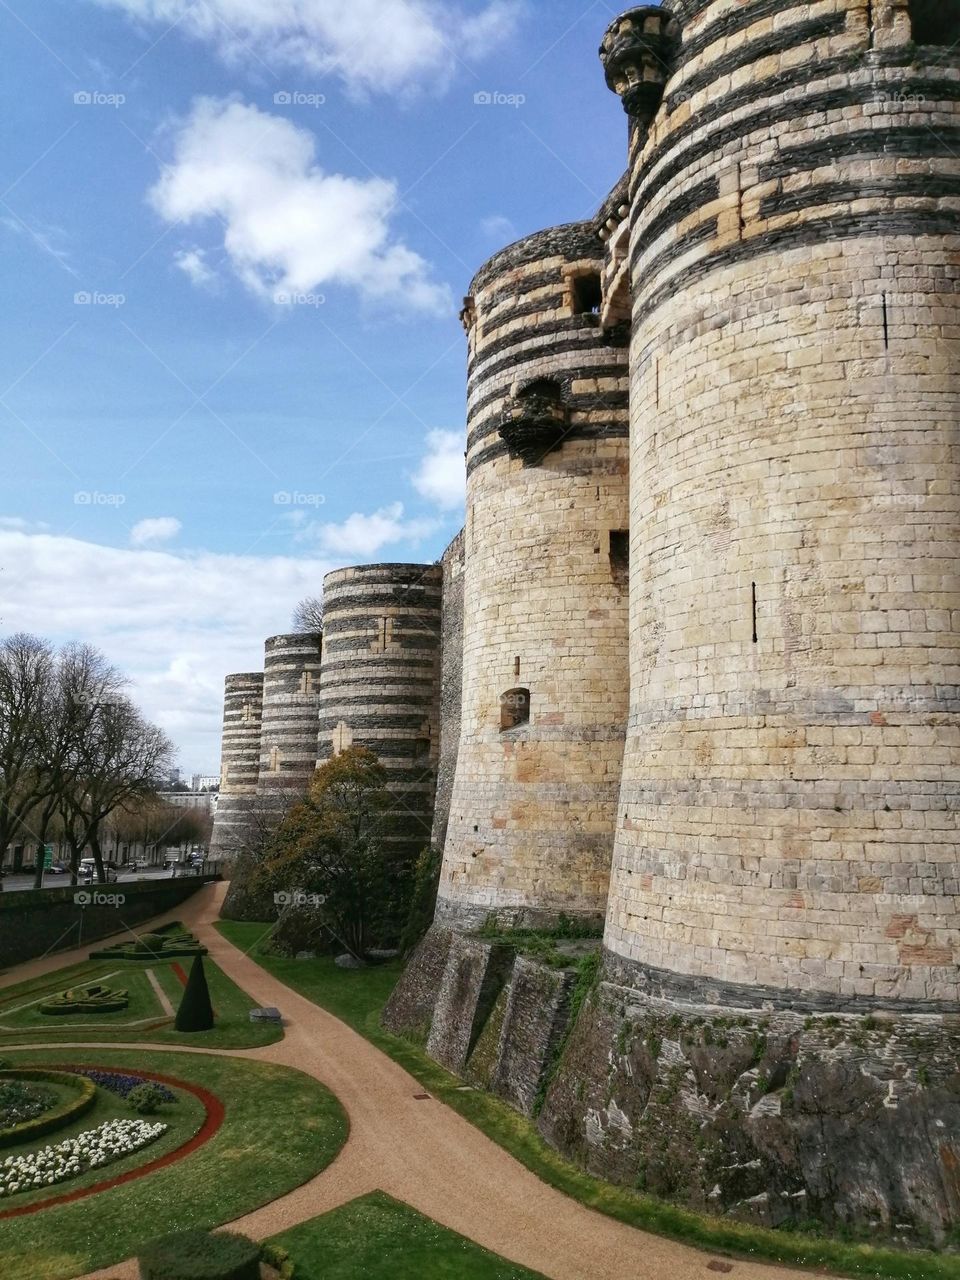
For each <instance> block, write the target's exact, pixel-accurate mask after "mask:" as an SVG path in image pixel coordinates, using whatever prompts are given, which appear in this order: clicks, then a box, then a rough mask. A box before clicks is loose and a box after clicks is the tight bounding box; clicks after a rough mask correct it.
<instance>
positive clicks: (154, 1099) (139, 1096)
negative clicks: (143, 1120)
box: [127, 1080, 170, 1116]
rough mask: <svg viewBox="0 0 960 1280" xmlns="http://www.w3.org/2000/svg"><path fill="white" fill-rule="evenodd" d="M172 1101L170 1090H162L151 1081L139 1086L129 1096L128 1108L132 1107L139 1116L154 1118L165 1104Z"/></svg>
mask: <svg viewBox="0 0 960 1280" xmlns="http://www.w3.org/2000/svg"><path fill="white" fill-rule="evenodd" d="M169 1101H170V1090H169V1089H161V1087H160V1086H159V1085H156V1084H152V1083H151V1082H150V1081H149V1080H147V1081H144V1083H143V1084H138V1085H137V1087H136V1088H135V1089H131V1090H130V1092H129V1093H128V1094H127V1106H129V1107H132V1108H133V1110H134V1111H136V1113H137V1115H141V1116H154V1115H156V1114H157V1112H158V1111H159V1110H160V1108H161V1107H162V1106H163V1104H164V1103H165V1102H169Z"/></svg>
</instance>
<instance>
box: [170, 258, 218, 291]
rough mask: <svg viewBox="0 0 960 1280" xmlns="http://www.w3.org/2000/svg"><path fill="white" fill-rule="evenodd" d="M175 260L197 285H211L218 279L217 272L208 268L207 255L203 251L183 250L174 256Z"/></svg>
mask: <svg viewBox="0 0 960 1280" xmlns="http://www.w3.org/2000/svg"><path fill="white" fill-rule="evenodd" d="M173 260H174V262H175V263H176V264H177V266H178V267H179V268H180V270H181V271H182V272H183V274H184V275H185V276H187V277H188V278H189V279H190V281H191V282H192V283H193V284H195V285H199V286H201V287H202V286H204V285H209V284H212V283H213V282H214V280H216V278H217V275H216V272H215V271H213V270H212V269H211V268H210V267H208V266H207V262H206V254H205V253H204V252H203V250H202V249H181V250H179V252H178V253H175V254H174V258H173Z"/></svg>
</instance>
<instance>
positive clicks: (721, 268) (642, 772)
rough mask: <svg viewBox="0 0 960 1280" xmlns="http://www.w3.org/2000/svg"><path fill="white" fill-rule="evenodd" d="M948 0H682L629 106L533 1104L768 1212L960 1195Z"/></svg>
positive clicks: (613, 33) (622, 33) (599, 1150)
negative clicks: (585, 627) (572, 859)
mask: <svg viewBox="0 0 960 1280" xmlns="http://www.w3.org/2000/svg"><path fill="white" fill-rule="evenodd" d="M958 40H960V15H958V13H957V9H956V6H946V5H940V4H934V3H929V2H928V0H830V2H829V3H828V2H824V3H811V2H810V0H776V2H775V3H771V2H770V0H744V2H741V3H737V4H731V3H730V0H669V2H668V5H667V6H666V7H652V6H650V7H644V8H639V9H633V10H630V11H629V12H628V13H626V14H625V15H623V16H622V17H620V18H618V19H617V20H616V21H615V22H614V23H613V25H612V26H611V28H610V29H609V31H608V33H607V35H606V37H605V38H604V41H603V46H602V50H601V56H602V58H603V61H604V65H605V70H606V75H607V82H608V84H609V85H610V87H611V88H613V89H615V90H616V91H617V92H618V93H619V94H621V96H622V98H623V103H624V106H625V108H626V110H627V114H628V117H629V119H630V157H631V172H630V196H629V203H630V208H631V235H630V259H629V260H630V264H631V276H632V312H633V327H632V346H631V357H630V365H631V394H630V402H631V410H630V417H631V458H630V475H631V522H630V527H631V533H632V547H631V583H630V615H631V616H630V684H631V700H630V716H629V722H628V730H627V742H626V747H625V754H624V770H623V787H622V792H621V801H620V806H619V812H618V830H617V837H616V846H615V851H614V858H613V867H612V873H611V893H610V903H609V910H608V916H607V925H606V934H605V948H606V958H605V964H604V970H603V974H602V979H603V981H602V983H601V987H600V991H599V993H598V995H597V996H596V997H595V998H593V997H592V998H591V999H590V1000H589V1001H588V1002H587V1004H586V1006H585V1010H584V1014H583V1016H582V1017H581V1020H580V1023H579V1024H578V1028H577V1030H576V1031H575V1033H574V1034H573V1036H572V1037H571V1039H570V1041H569V1043H568V1047H567V1049H566V1051H565V1054H566V1056H565V1062H564V1064H563V1065H562V1066H561V1068H560V1070H559V1071H558V1072H557V1074H556V1075H555V1077H554V1082H553V1085H552V1087H551V1090H550V1093H549V1095H548V1097H547V1099H546V1103H545V1106H544V1109H543V1111H542V1113H541V1120H540V1123H541V1128H542V1130H543V1131H544V1132H545V1133H546V1134H547V1135H548V1136H550V1137H552V1138H553V1140H555V1141H557V1142H558V1143H560V1144H561V1145H564V1146H565V1147H566V1148H567V1149H568V1150H569V1149H576V1150H577V1152H578V1153H579V1154H581V1155H583V1154H584V1153H586V1152H589V1155H587V1156H586V1158H587V1160H588V1162H589V1163H590V1165H591V1168H593V1169H595V1170H600V1171H606V1172H608V1173H611V1174H612V1175H613V1176H616V1177H618V1178H624V1179H628V1180H629V1181H630V1183H631V1185H633V1184H634V1183H636V1182H637V1180H638V1178H639V1179H640V1182H639V1185H642V1186H645V1187H646V1188H647V1189H649V1190H651V1191H653V1192H660V1193H662V1194H668V1195H671V1196H678V1197H680V1198H683V1199H685V1200H686V1201H687V1202H689V1203H692V1204H694V1205H695V1206H697V1207H698V1208H701V1209H707V1210H709V1211H710V1212H715V1213H720V1212H725V1213H729V1214H731V1215H732V1216H734V1217H738V1218H747V1219H749V1220H752V1221H759V1222H762V1223H764V1224H766V1225H778V1224H781V1223H784V1222H789V1221H797V1220H804V1219H806V1218H808V1217H810V1218H820V1219H821V1220H826V1221H829V1222H836V1221H838V1220H840V1221H846V1222H852V1223H855V1224H857V1225H860V1226H864V1227H866V1226H867V1225H869V1227H870V1228H871V1229H872V1230H874V1231H875V1232H879V1231H882V1230H883V1229H891V1230H892V1229H894V1228H895V1229H896V1231H897V1232H898V1233H899V1235H900V1238H901V1239H904V1238H905V1239H911V1238H912V1239H914V1240H922V1239H924V1238H926V1236H927V1235H929V1234H932V1235H933V1236H934V1237H935V1238H938V1239H942V1238H943V1235H944V1233H945V1232H946V1231H947V1230H948V1229H949V1228H950V1227H951V1225H952V1224H953V1225H955V1224H956V1222H957V1221H958V1217H960V1180H958V1176H957V1169H958V1168H960V1099H958V1093H957V1086H956V1080H957V1077H956V1062H957V1055H958V1052H960V1034H958V1031H957V1017H956V1015H957V1013H958V1012H960V969H958V960H960V927H958V926H960V914H958V909H960V896H958V894H960V850H958V839H957V826H958V813H960V792H958V779H960V723H958V718H957V713H958V710H960V699H958V685H960V662H958V633H960V593H958V579H957V552H958V546H960V538H958V534H960V519H958V516H960V466H958V463H960V444H958V440H960V437H958V428H960V306H958V295H960V178H958V167H957V159H956V157H957V151H958V147H960V93H958V64H960V54H958V43H957V42H958Z"/></svg>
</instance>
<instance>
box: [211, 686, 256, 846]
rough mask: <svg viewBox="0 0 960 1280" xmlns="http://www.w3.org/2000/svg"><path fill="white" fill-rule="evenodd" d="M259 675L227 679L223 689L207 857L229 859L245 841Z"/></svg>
mask: <svg viewBox="0 0 960 1280" xmlns="http://www.w3.org/2000/svg"><path fill="white" fill-rule="evenodd" d="M262 719H263V673H262V672H260V671H249V672H244V673H242V674H238V675H231V676H227V677H226V679H225V681H224V690H223V737H222V739H221V764H220V797H219V800H218V802H217V812H216V816H215V818H214V822H213V835H212V837H211V839H210V854H211V857H214V858H217V857H225V856H231V855H232V854H234V853H237V852H239V851H240V850H241V849H242V848H243V845H244V841H245V834H244V833H245V829H246V827H245V824H246V821H247V817H248V813H249V806H250V804H251V801H252V798H253V797H254V796H255V795H256V793H257V780H258V778H259V776H260V723H261V720H262Z"/></svg>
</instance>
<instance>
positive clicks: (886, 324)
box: [883, 294, 890, 351]
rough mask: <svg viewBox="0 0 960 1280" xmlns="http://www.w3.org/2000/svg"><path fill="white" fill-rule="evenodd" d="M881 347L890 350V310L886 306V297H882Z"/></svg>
mask: <svg viewBox="0 0 960 1280" xmlns="http://www.w3.org/2000/svg"><path fill="white" fill-rule="evenodd" d="M883 346H884V350H886V351H889V350H890V309H889V308H888V306H887V295H886V294H884V295H883Z"/></svg>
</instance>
